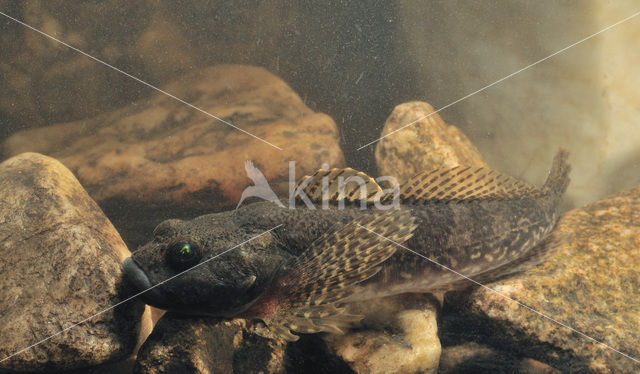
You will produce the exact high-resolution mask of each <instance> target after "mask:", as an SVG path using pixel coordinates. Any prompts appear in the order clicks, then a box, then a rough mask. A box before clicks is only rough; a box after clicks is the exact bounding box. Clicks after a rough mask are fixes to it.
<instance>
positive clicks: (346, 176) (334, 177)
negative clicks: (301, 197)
mask: <svg viewBox="0 0 640 374" xmlns="http://www.w3.org/2000/svg"><path fill="white" fill-rule="evenodd" d="M307 181H308V183H307ZM323 181H326V182H324V183H325V186H326V187H324V188H325V189H326V194H327V196H328V201H329V202H338V201H340V200H343V199H344V200H346V201H348V202H352V203H353V202H357V201H361V197H362V195H361V194H362V191H361V189H360V186H361V185H363V186H364V191H365V194H364V197H365V199H366V202H367V203H373V202H374V198H375V197H376V195H377V194H378V193H381V192H382V188H380V186H379V185H378V183H376V181H375V180H374V179H373V178H371V177H370V176H368V175H367V174H365V173H363V172H361V171H358V170H353V169H351V168H343V169H340V168H334V169H331V170H326V169H319V170H318V171H316V172H315V173H314V174H313V175H311V176H309V175H307V176H304V177H303V178H302V179H300V181H299V182H298V184H297V185H296V190H297V189H298V187H299V186H301V185H303V184H305V183H306V186H305V187H304V188H303V189H302V191H303V192H304V193H305V194H306V195H307V196H309V199H310V200H311V201H312V202H314V203H320V202H322V194H323ZM341 187H342V189H343V191H342V192H341V191H340V190H341Z"/></svg>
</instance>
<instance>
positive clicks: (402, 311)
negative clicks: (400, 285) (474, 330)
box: [324, 294, 441, 373]
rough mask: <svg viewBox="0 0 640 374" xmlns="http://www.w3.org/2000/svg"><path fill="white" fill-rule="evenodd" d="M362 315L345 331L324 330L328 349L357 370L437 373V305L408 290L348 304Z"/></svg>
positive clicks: (358, 371)
mask: <svg viewBox="0 0 640 374" xmlns="http://www.w3.org/2000/svg"><path fill="white" fill-rule="evenodd" d="M349 311H350V313H354V314H360V315H364V316H365V318H364V319H363V321H362V325H361V326H359V327H358V328H357V329H356V330H354V331H349V332H348V333H346V334H345V335H336V334H327V335H325V336H324V339H325V341H326V343H327V346H328V348H329V351H331V352H332V353H334V354H335V355H336V356H338V357H340V358H341V359H342V360H344V361H345V362H347V363H348V364H349V366H350V367H351V368H352V369H353V370H354V371H355V372H357V373H436V372H437V371H438V361H439V359H440V352H441V349H440V340H439V339H438V325H437V323H436V316H437V307H436V304H435V303H434V300H433V299H432V298H430V297H427V296H425V295H418V294H411V295H398V296H392V297H386V298H381V299H374V300H370V301H366V302H361V303H355V304H353V305H349Z"/></svg>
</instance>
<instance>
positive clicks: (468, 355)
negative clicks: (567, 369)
mask: <svg viewBox="0 0 640 374" xmlns="http://www.w3.org/2000/svg"><path fill="white" fill-rule="evenodd" d="M465 373H469V374H502V373H504V374H507V373H509V374H511V373H521V374H560V371H558V370H556V369H554V368H552V367H550V366H548V365H546V364H543V363H542V362H540V361H536V360H533V359H530V358H520V357H516V356H514V355H512V354H509V353H506V352H502V351H498V350H495V349H493V348H491V347H488V346H485V345H481V344H478V343H473V342H469V343H464V344H460V345H455V346H450V347H445V348H442V355H441V357H440V366H439V367H438V374H465Z"/></svg>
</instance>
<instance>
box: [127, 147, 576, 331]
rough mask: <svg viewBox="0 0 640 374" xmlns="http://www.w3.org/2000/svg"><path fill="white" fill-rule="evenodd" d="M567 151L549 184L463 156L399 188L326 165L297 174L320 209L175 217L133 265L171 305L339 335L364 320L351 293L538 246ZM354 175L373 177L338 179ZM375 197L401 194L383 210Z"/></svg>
mask: <svg viewBox="0 0 640 374" xmlns="http://www.w3.org/2000/svg"><path fill="white" fill-rule="evenodd" d="M567 157H568V153H567V152H566V151H564V150H560V151H559V152H558V153H557V155H556V156H555V158H554V160H553V164H552V167H551V171H550V173H549V176H548V178H547V180H546V182H545V183H544V185H543V186H542V187H540V188H537V187H533V186H531V185H529V184H527V183H525V182H522V181H519V180H517V179H515V178H512V177H508V176H505V175H502V174H500V173H498V172H496V171H493V170H491V169H488V168H473V167H462V166H457V167H454V168H451V169H438V170H432V171H427V172H424V173H421V174H419V175H417V176H415V177H414V178H412V179H411V180H409V181H408V182H407V183H406V184H404V185H403V186H402V187H401V188H399V189H398V190H396V193H395V194H394V193H390V192H388V191H387V192H384V190H383V189H382V187H381V186H380V185H378V184H377V183H376V182H375V180H374V179H373V178H371V177H369V176H367V175H366V174H364V173H362V172H358V171H355V170H353V169H350V168H346V169H331V170H323V169H321V170H319V171H318V172H316V174H314V175H312V176H307V177H304V178H303V179H302V180H301V181H300V182H299V183H298V191H302V192H304V194H305V196H308V197H309V200H311V201H312V204H315V205H313V207H316V206H317V207H318V209H311V208H309V207H304V206H302V207H298V208H296V209H291V208H288V207H284V206H285V205H286V204H281V205H282V206H281V205H280V204H274V203H273V202H268V201H265V202H256V203H252V204H249V205H246V206H243V207H241V208H238V209H237V210H234V211H227V212H220V213H213V214H207V215H204V216H200V217H197V218H194V219H192V220H188V221H187V220H177V219H170V220H167V221H164V222H162V223H160V224H159V225H158V226H157V227H156V228H155V230H154V232H153V239H152V240H151V241H150V242H149V243H147V244H145V245H143V246H141V247H140V248H139V249H138V250H136V251H135V252H133V254H132V255H131V257H129V258H127V259H126V260H125V262H124V268H125V271H126V274H127V276H128V278H129V279H130V280H131V282H132V283H133V284H134V285H135V286H136V287H137V288H139V289H140V290H141V291H144V290H147V291H146V292H144V293H143V294H142V295H141V298H142V299H143V300H144V301H145V302H146V303H148V304H150V305H152V306H155V307H158V308H161V309H167V310H171V311H175V312H178V313H182V314H189V315H197V316H214V317H224V318H231V317H242V318H248V319H254V320H257V321H258V323H257V324H256V326H258V327H257V328H256V331H257V332H258V333H259V334H261V335H263V336H267V337H272V338H276V337H279V338H283V339H286V340H296V339H297V337H298V335H295V334H294V332H298V333H314V332H320V331H325V332H336V333H338V332H341V331H342V329H343V328H345V327H346V326H348V325H349V324H350V323H353V322H354V321H357V320H358V319H359V318H360V317H359V316H354V315H350V314H348V313H347V312H346V311H345V308H344V305H345V303H347V302H352V301H357V300H365V299H370V298H375V297H382V296H388V295H393V294H399V293H407V292H442V291H446V290H451V289H454V288H456V287H460V284H461V283H463V282H462V281H465V279H463V277H461V276H460V274H462V275H464V276H466V277H469V278H471V279H480V278H482V279H486V278H487V277H488V278H491V277H492V276H498V275H500V274H504V273H505V270H508V269H510V268H511V267H513V266H514V265H515V264H517V263H518V262H519V261H521V260H522V259H524V258H527V257H529V256H531V255H532V253H535V252H536V251H539V249H536V245H537V244H538V243H540V241H541V240H543V239H544V238H545V237H546V236H547V235H548V234H549V233H550V231H551V230H552V229H553V227H554V225H555V223H556V221H557V218H558V213H557V211H558V205H559V203H560V201H561V199H562V195H563V193H564V192H565V190H566V188H567V185H568V183H569V170H570V167H569V165H568V164H567ZM347 177H358V178H361V180H363V181H364V184H362V183H360V184H359V185H358V186H356V187H345V186H344V183H342V187H341V188H339V187H340V186H339V183H337V181H341V182H343V181H344V178H347ZM340 178H343V179H340ZM351 185H353V184H351ZM383 192H384V193H383ZM374 198H379V199H380V201H385V202H390V201H392V199H395V202H396V203H397V204H396V205H395V206H394V207H393V209H389V210H381V209H377V208H375V207H374V205H372V204H371V203H372V202H373V201H374ZM327 199H328V200H329V201H330V202H331V204H327ZM362 199H364V200H365V201H364V203H363V201H362ZM341 202H342V204H341ZM321 204H322V206H321ZM321 208H323V209H321ZM363 208H364V209H363ZM407 248H408V249H410V251H408V250H406V249H407ZM412 251H415V252H416V253H418V254H420V256H418V255H416V254H415V253H412ZM426 259H429V260H430V261H427V260H426ZM452 270H453V271H452ZM465 282H466V283H465V284H468V285H471V283H470V282H467V281H465Z"/></svg>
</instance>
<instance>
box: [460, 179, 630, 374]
mask: <svg viewBox="0 0 640 374" xmlns="http://www.w3.org/2000/svg"><path fill="white" fill-rule="evenodd" d="M546 245H548V246H550V248H549V252H548V254H547V256H546V258H545V259H544V261H543V262H542V263H540V264H539V265H538V266H536V267H532V268H530V269H529V270H527V271H525V272H524V273H522V274H519V275H517V276H515V277H511V278H509V279H506V280H502V281H497V282H494V283H491V284H489V285H488V286H489V287H491V288H493V289H494V290H496V291H497V292H500V293H501V294H503V295H506V296H508V297H511V298H513V299H516V300H518V301H519V302H521V303H523V304H525V305H527V306H529V307H531V308H533V309H534V310H536V311H539V312H541V313H544V314H545V315H547V316H549V317H551V318H554V319H556V320H557V321H560V322H561V323H563V324H566V325H568V326H571V327H572V328H574V329H576V330H578V331H580V332H581V333H584V334H586V335H588V336H590V337H592V338H594V339H596V340H598V341H600V342H603V343H605V344H607V345H608V346H610V347H611V348H614V349H616V350H619V351H620V352H623V353H624V354H626V355H629V356H631V357H634V358H636V359H638V358H639V357H640V348H639V347H640V331H639V330H638V326H640V298H638V297H637V295H638V294H639V293H640V272H638V269H639V268H640V185H637V186H636V187H634V188H631V189H628V190H625V191H623V192H621V193H619V194H617V195H614V196H610V197H607V198H605V199H602V200H599V201H596V202H594V203H592V204H589V205H587V206H585V207H583V208H580V209H575V210H572V211H569V212H568V213H566V214H565V215H564V216H563V217H562V218H561V219H560V221H559V223H558V225H557V227H556V229H555V230H554V231H553V232H552V234H551V236H550V238H549V239H548V241H547V244H546ZM453 308H454V309H462V315H461V317H460V319H461V320H464V321H467V327H466V329H469V330H474V334H478V336H480V338H479V339H482V340H483V343H487V342H489V343H490V344H491V345H492V346H495V347H499V348H500V349H505V350H511V351H517V352H520V353H523V354H526V355H528V356H529V357H534V358H536V359H539V360H541V361H543V362H546V363H549V364H550V365H552V366H553V367H555V368H557V369H559V370H561V371H562V372H581V373H582V372H598V373H637V372H638V370H640V364H638V362H637V361H634V360H633V359H631V358H628V357H625V356H624V355H622V354H620V353H617V352H615V351H614V350H612V349H609V348H607V347H605V346H603V345H600V344H598V343H596V342H594V341H592V340H590V339H588V338H586V337H584V336H581V335H579V334H578V333H575V332H572V331H571V330H569V329H567V328H565V327H562V326H559V325H558V324H556V323H553V322H551V321H550V320H548V319H546V318H543V317H541V316H540V315H538V314H536V313H534V312H532V311H530V310H528V309H526V308H524V307H522V306H519V305H518V304H516V303H515V302H514V301H510V300H507V299H505V298H504V297H502V296H500V295H498V294H496V293H494V292H491V291H489V290H487V289H485V288H478V289H476V290H474V291H473V292H472V293H471V295H470V298H468V299H466V298H465V299H464V300H463V301H462V302H461V305H457V306H454V307H453Z"/></svg>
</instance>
